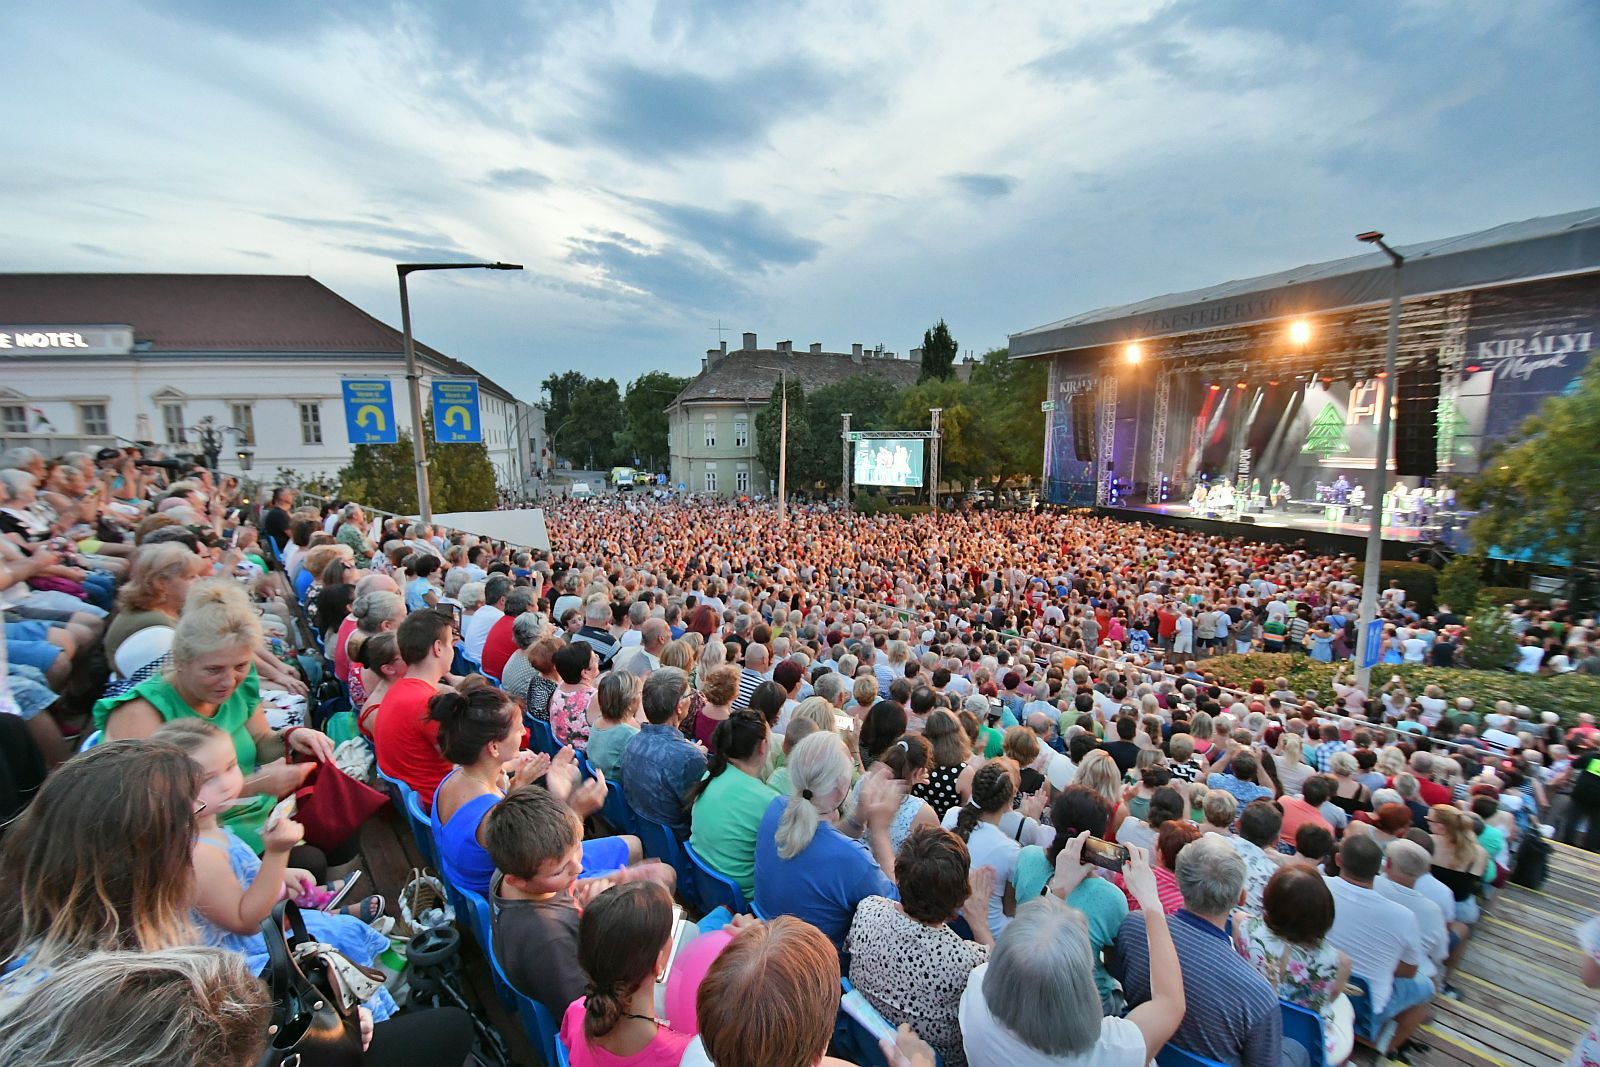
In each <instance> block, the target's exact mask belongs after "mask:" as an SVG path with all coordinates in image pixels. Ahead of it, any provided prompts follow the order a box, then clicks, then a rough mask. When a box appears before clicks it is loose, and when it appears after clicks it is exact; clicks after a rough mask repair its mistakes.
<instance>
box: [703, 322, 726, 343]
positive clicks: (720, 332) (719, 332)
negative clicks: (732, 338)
mask: <svg viewBox="0 0 1600 1067" xmlns="http://www.w3.org/2000/svg"><path fill="white" fill-rule="evenodd" d="M707 329H710V330H713V331H715V332H716V335H717V342H718V343H719V344H720V343H721V341H722V335H723V334H725V333H727V332H728V331H729V329H731V327H728V326H724V325H722V320H721V319H718V320H717V324H716V325H715V326H710V327H707Z"/></svg>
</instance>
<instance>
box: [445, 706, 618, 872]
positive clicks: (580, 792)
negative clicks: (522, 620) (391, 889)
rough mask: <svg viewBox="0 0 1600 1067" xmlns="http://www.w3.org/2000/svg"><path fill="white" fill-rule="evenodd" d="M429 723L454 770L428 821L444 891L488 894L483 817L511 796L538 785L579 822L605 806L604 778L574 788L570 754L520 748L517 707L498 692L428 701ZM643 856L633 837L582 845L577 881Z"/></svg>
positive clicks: (491, 867)
mask: <svg viewBox="0 0 1600 1067" xmlns="http://www.w3.org/2000/svg"><path fill="white" fill-rule="evenodd" d="M428 716H429V717H430V718H431V719H433V720H434V721H435V722H437V723H438V724H439V749H440V751H441V752H443V753H444V757H445V758H446V759H448V760H449V761H450V762H452V763H454V764H455V765H456V769H455V770H453V771H451V772H450V774H449V775H447V776H446V777H445V779H444V780H443V781H442V782H440V783H439V788H438V789H437V790H436V791H435V792H434V794H433V810H432V816H431V819H432V823H433V839H434V843H435V844H437V845H438V848H439V866H440V868H441V869H442V870H441V873H442V874H443V875H444V877H445V881H447V882H449V883H450V884H451V885H454V886H457V887H459V888H461V889H466V890H470V891H472V892H474V893H478V894H480V895H487V894H488V892H489V882H490V880H491V879H492V878H493V877H494V861H493V860H491V859H490V858H489V853H488V851H487V850H486V849H485V848H484V842H483V835H484V833H485V825H486V821H487V820H486V819H485V816H487V815H488V814H489V809H490V808H492V807H494V806H495V805H496V804H498V803H500V801H501V800H502V799H503V798H504V797H505V795H506V794H507V793H509V792H510V791H511V790H512V789H515V788H517V787H519V786H523V785H528V784H530V783H532V782H536V781H538V780H539V779H541V778H542V779H544V783H545V787H546V788H548V789H549V790H550V791H551V792H552V793H554V794H556V795H557V796H559V797H560V798H561V799H563V800H565V801H566V803H567V804H568V806H570V807H571V808H573V810H575V811H577V812H578V814H579V815H580V816H585V815H588V814H589V813H590V812H593V811H598V810H599V809H600V807H601V805H602V804H604V802H605V797H606V787H605V779H603V778H599V777H597V778H594V779H591V780H590V781H588V782H584V783H582V784H581V785H580V784H579V779H580V778H581V777H582V776H581V774H580V772H579V770H578V767H577V758H576V755H575V754H574V752H573V751H572V749H570V748H564V749H562V750H561V752H560V753H559V754H557V756H556V757H555V759H554V760H551V758H550V757H549V756H547V755H545V754H543V753H539V754H537V755H535V754H534V753H532V752H527V751H525V750H523V749H522V739H523V736H524V735H525V734H526V733H527V730H526V728H525V727H524V726H523V724H522V715H521V714H520V713H519V711H518V708H517V704H516V701H514V700H513V699H512V698H511V696H510V695H509V694H507V693H506V692H505V690H503V689H496V688H495V687H494V686H492V685H489V684H488V683H487V682H483V681H480V680H473V681H469V682H466V683H463V687H462V689H461V690H459V691H457V690H450V691H446V692H443V693H440V694H439V695H438V696H436V697H434V698H433V700H432V701H430V702H429V704H428ZM643 855H644V849H643V847H642V846H641V845H640V843H639V839H638V838H636V837H602V838H593V839H590V840H587V841H585V842H584V843H583V873H582V874H581V875H580V877H582V878H600V877H603V876H604V875H606V874H609V873H610V872H612V871H615V870H619V869H621V868H623V867H626V866H628V865H629V864H631V863H637V862H638V861H639V859H640V858H641V857H642V856H643Z"/></svg>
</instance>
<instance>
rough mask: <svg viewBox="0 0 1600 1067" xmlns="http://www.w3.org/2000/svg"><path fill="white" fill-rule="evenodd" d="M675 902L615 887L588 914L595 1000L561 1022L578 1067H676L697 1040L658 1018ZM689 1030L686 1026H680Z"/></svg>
mask: <svg viewBox="0 0 1600 1067" xmlns="http://www.w3.org/2000/svg"><path fill="white" fill-rule="evenodd" d="M672 926H673V923H672V895H671V894H670V893H668V892H667V891H666V889H664V888H662V887H661V886H660V885H658V884H657V883H655V882H627V883H624V884H623V885H619V886H613V887H612V888H610V889H608V890H606V891H605V892H604V893H601V894H600V895H599V896H597V897H595V898H594V900H592V901H590V903H589V906H588V907H586V908H584V909H583V918H582V919H581V920H579V926H578V965H579V966H580V967H582V968H583V971H584V973H585V974H586V975H588V976H589V987H588V995H587V996H584V997H581V998H579V999H578V1000H575V1001H573V1002H572V1004H571V1005H570V1006H569V1007H568V1008H567V1012H566V1015H565V1016H564V1017H563V1018H562V1020H561V1042H562V1044H564V1045H566V1047H567V1051H568V1054H569V1059H570V1061H571V1063H572V1067H677V1065H678V1063H679V1061H680V1060H682V1059H683V1050H684V1048H685V1047H686V1046H687V1045H688V1044H689V1042H690V1040H691V1039H692V1038H693V1036H694V1023H695V1020H693V1019H689V1020H686V1021H683V1022H685V1023H686V1025H684V1029H683V1030H682V1031H679V1030H675V1029H673V1028H672V1026H671V1024H670V1023H669V1022H668V1021H667V1020H665V1019H659V1018H657V1017H656V998H655V991H656V975H657V974H659V973H661V971H662V970H663V969H665V967H666V965H667V956H668V954H669V953H670V951H671V948H672V941H673V933H674V931H673V928H672ZM681 1024H682V1023H681Z"/></svg>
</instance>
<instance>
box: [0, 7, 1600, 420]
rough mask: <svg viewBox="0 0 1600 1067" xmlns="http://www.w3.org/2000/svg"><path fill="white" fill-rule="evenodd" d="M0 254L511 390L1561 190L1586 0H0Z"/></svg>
mask: <svg viewBox="0 0 1600 1067" xmlns="http://www.w3.org/2000/svg"><path fill="white" fill-rule="evenodd" d="M0 41H3V42H4V46H3V47H4V56H5V59H4V63H5V75H4V77H3V78H0V104H3V106H4V114H5V122H4V128H5V131H6V136H5V138H4V142H3V143H4V146H5V147H4V152H5V156H4V163H3V164H0V204H3V208H0V213H3V214H0V218H3V219H4V223H5V225H4V231H5V234H6V240H5V242H4V243H3V245H0V270H30V271H205V272H223V271H226V272H264V273H289V274H304V273H309V274H312V275H314V276H315V277H317V278H318V279H320V280H321V281H322V282H324V283H326V284H327V285H329V286H331V287H332V288H333V289H335V290H337V291H338V292H340V293H342V294H343V295H345V296H347V297H348V298H350V299H352V300H354V301H355V302H356V303H358V304H360V305H361V306H363V307H364V308H366V309H367V310H369V311H371V312H373V313H374V314H377V315H379V316H381V317H383V318H385V319H387V320H388V321H390V322H398V310H397V306H398V299H397V296H396V294H395V288H394V271H393V268H392V264H393V263H394V262H397V261H406V260H413V261H414V260H434V259H452V260H453V259H471V258H487V259H505V260H511V261H515V262H520V263H523V264H526V266H527V271H526V272H525V273H523V274H521V275H507V274H488V273H482V274H479V273H477V272H460V273H452V274H445V275H432V276H423V277H422V278H420V279H417V280H415V281H414V283H413V286H412V307H413V314H414V317H415V321H416V324H417V331H418V335H419V336H420V337H422V338H423V339H424V340H426V341H428V342H430V343H432V344H434V345H435V346H437V347H439V348H441V349H443V350H445V351H447V352H450V353H451V354H453V355H456V356H459V357H461V358H463V359H466V360H468V361H469V362H472V363H474V364H476V365H477V366H478V367H479V368H480V369H481V370H483V371H484V372H486V373H488V374H490V375H492V376H493V377H495V378H496V379H497V380H499V381H501V382H503V383H504V384H506V385H507V386H510V387H512V388H513V389H515V390H516V391H518V392H519V393H521V394H522V395H524V396H525V397H527V398H530V399H531V398H532V397H533V396H534V395H535V394H536V393H537V390H538V383H539V381H540V380H541V379H543V378H544V376H545V375H546V374H549V373H551V372H552V371H560V370H565V369H568V368H572V367H577V368H579V369H582V370H585V371H587V372H590V373H596V372H601V373H606V374H614V375H615V376H617V377H618V378H619V379H620V380H622V381H626V380H627V379H629V378H632V377H634V376H636V375H637V374H639V373H642V372H643V371H646V370H649V369H653V368H665V369H668V370H672V371H674V372H677V373H686V374H687V373H692V372H693V371H695V370H697V369H698V367H699V357H700V354H701V353H702V352H703V351H704V350H705V349H706V348H707V347H708V346H710V345H713V344H714V343H715V342H716V340H717V337H718V335H717V333H716V332H715V331H714V327H715V326H716V325H717V324H718V322H719V321H720V322H721V323H722V324H724V325H725V326H727V327H729V328H730V330H731V331H732V332H730V333H729V334H728V335H727V336H728V337H729V338H731V339H732V341H733V343H734V344H735V345H737V344H738V332H739V331H742V330H754V331H757V332H758V333H759V334H760V335H761V339H762V343H763V345H770V344H771V342H773V341H777V340H782V339H789V340H793V341H794V342H795V343H796V344H797V345H803V344H806V343H809V342H811V341H821V342H823V344H824V346H825V347H826V348H828V349H830V350H836V349H841V348H845V347H846V346H848V345H849V344H851V343H852V342H856V341H861V342H864V343H866V344H868V345H869V346H870V345H875V344H878V343H882V344H884V345H885V346H887V347H888V348H890V349H892V350H896V351H900V352H904V351H905V350H907V349H909V348H911V347H914V346H915V345H916V344H917V343H919V341H920V338H921V334H922V330H923V329H924V328H925V327H926V326H928V325H930V324H931V323H932V322H933V321H934V320H935V319H937V318H939V317H941V316H942V317H944V318H945V319H946V320H947V321H948V322H949V323H950V326H951V329H952V331H953V332H954V334H955V336H956V338H957V340H958V341H959V343H960V344H961V347H962V348H963V349H971V350H973V351H975V352H982V351H984V350H985V349H988V348H991V347H994V346H998V345H1001V344H1004V343H1005V338H1006V335H1007V334H1008V333H1011V332H1014V331H1017V330H1021V329H1026V328H1029V327H1032V326H1036V325H1039V324H1042V323H1045V322H1049V321H1052V320H1055V319H1059V318H1063V317H1065V316H1067V315H1071V314H1076V313H1078V312H1081V311H1086V310H1089V309H1091V308H1094V307H1099V306H1103V305H1107V304H1116V303H1123V302H1127V301H1132V300H1139V299H1143V298H1146V297H1150V296H1153V295H1156V294H1158V293H1162V292H1169V291H1174V290H1181V289H1187V288H1193V287H1196V286H1201V285H1206V284H1210V283H1212V282H1217V281H1222V280H1226V279H1228V278H1234V277H1241V276H1247V275H1250V274H1256V273H1262V272H1266V271H1271V270H1277V269H1282V268H1285V267H1290V266H1294V265H1296V264H1299V263H1305V262H1314V261H1317V260H1322V259H1330V258H1335V257H1339V256H1344V255H1348V254H1351V253H1353V252H1355V251H1357V248H1356V246H1355V244H1354V242H1353V241H1352V240H1351V235H1352V234H1354V233H1355V232H1357V231H1359V230H1365V229H1369V228H1377V229H1382V230H1384V231H1386V232H1388V233H1389V234H1390V235H1391V238H1392V239H1394V240H1397V241H1399V242H1402V243H1404V242H1407V241H1410V240H1422V239H1427V238H1435V237H1443V236H1448V235H1451V234H1455V233H1462V232H1467V231H1470V230H1475V229H1480V228H1483V227H1486V226H1489V225H1493V224H1496V223H1500V222H1505V221H1510V220H1513V219H1520V218H1527V217H1530V216H1534V215H1543V214H1553V213H1556V212H1561V211H1567V210H1572V209H1576V208H1582V207H1589V206H1593V205H1594V204H1596V203H1600V137H1596V136H1595V133H1596V126H1595V110H1594V108H1595V100H1596V99H1597V98H1600V67H1597V65H1596V64H1595V62H1594V55H1595V53H1596V48H1597V46H1600V5H1597V4H1595V3H1594V2H1593V0H1518V2H1516V3H1505V2H1504V0H1411V2H1393V0H1337V2H1311V0H1304V2H1301V0H1295V2H1288V0H1286V2H1283V3H1277V4H1274V3H1262V2H1257V0H1192V2H1188V3H1183V2H1170V3H1169V2H1156V0H1116V2H1112V0H1100V2H1092V3H1091V2H1087V0H1045V2H1037V3H1034V2H1028V0H1007V2H1004V3H979V2H967V3H945V2H942V0H934V2H929V0H876V2H862V0H855V2H843V0H839V2H819V3H794V2H783V0H776V2H756V0H750V2H739V0H705V2H693V0H663V2H661V3H658V4H651V3H648V2H627V0H619V2H616V3H611V4H607V3H604V2H602V0H580V2H573V3H565V2H560V0H547V2H531V0H8V2H6V3H5V4H3V5H0Z"/></svg>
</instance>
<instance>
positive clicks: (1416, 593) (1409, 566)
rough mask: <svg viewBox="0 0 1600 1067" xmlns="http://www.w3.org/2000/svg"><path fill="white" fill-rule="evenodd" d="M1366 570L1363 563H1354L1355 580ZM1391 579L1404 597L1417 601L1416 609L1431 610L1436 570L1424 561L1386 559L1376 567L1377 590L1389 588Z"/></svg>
mask: <svg viewBox="0 0 1600 1067" xmlns="http://www.w3.org/2000/svg"><path fill="white" fill-rule="evenodd" d="M1366 572H1367V565H1366V564H1365V563H1358V564H1356V581H1358V582H1359V581H1361V579H1362V577H1363V576H1364V575H1365V574H1366ZM1391 581H1398V582H1399V583H1400V588H1401V589H1404V590H1405V591H1406V599H1407V600H1415V601H1416V602H1417V610H1418V611H1420V612H1422V613H1423V614H1424V615H1426V614H1427V613H1428V612H1430V611H1432V610H1433V608H1434V604H1435V603H1436V596H1437V590H1438V584H1439V572H1438V571H1436V570H1434V569H1433V568H1432V567H1430V566H1428V565H1427V564H1426V563H1412V562H1410V561H1408V560H1391V559H1386V560H1384V561H1383V563H1382V565H1380V566H1379V567H1378V590H1379V592H1382V591H1383V590H1385V589H1387V588H1389V583H1390V582H1391ZM1451 606H1452V607H1454V605H1451Z"/></svg>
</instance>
